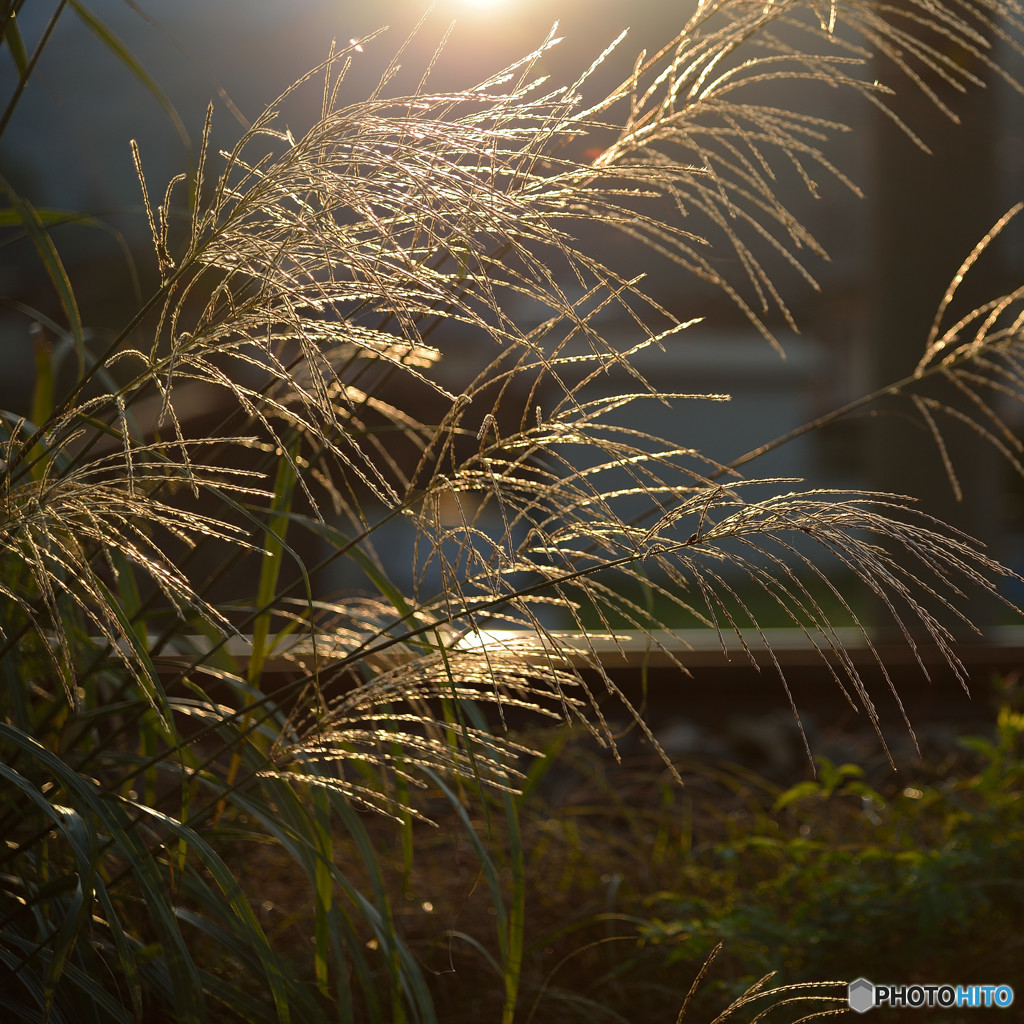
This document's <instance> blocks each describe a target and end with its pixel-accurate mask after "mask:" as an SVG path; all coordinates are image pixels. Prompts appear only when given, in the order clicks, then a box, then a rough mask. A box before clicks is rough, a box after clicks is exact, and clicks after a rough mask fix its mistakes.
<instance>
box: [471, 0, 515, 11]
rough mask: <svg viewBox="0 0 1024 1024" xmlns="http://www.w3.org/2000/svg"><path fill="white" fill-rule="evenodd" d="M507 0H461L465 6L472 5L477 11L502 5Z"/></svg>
mask: <svg viewBox="0 0 1024 1024" xmlns="http://www.w3.org/2000/svg"><path fill="white" fill-rule="evenodd" d="M504 2H505V0H461V3H462V6H463V7H471V8H473V9H474V10H477V11H487V10H490V9H491V8H494V7H500V6H501V5H502V4H503V3H504Z"/></svg>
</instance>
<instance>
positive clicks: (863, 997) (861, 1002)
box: [849, 978, 875, 1013]
mask: <svg viewBox="0 0 1024 1024" xmlns="http://www.w3.org/2000/svg"><path fill="white" fill-rule="evenodd" d="M849 1000H850V1009H851V1010H854V1011H855V1012H856V1013H867V1012H868V1010H870V1009H871V1007H872V1006H874V1004H875V986H874V985H872V984H871V982H870V981H868V979H867V978H858V979H857V980H856V981H851V982H850V985H849Z"/></svg>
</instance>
